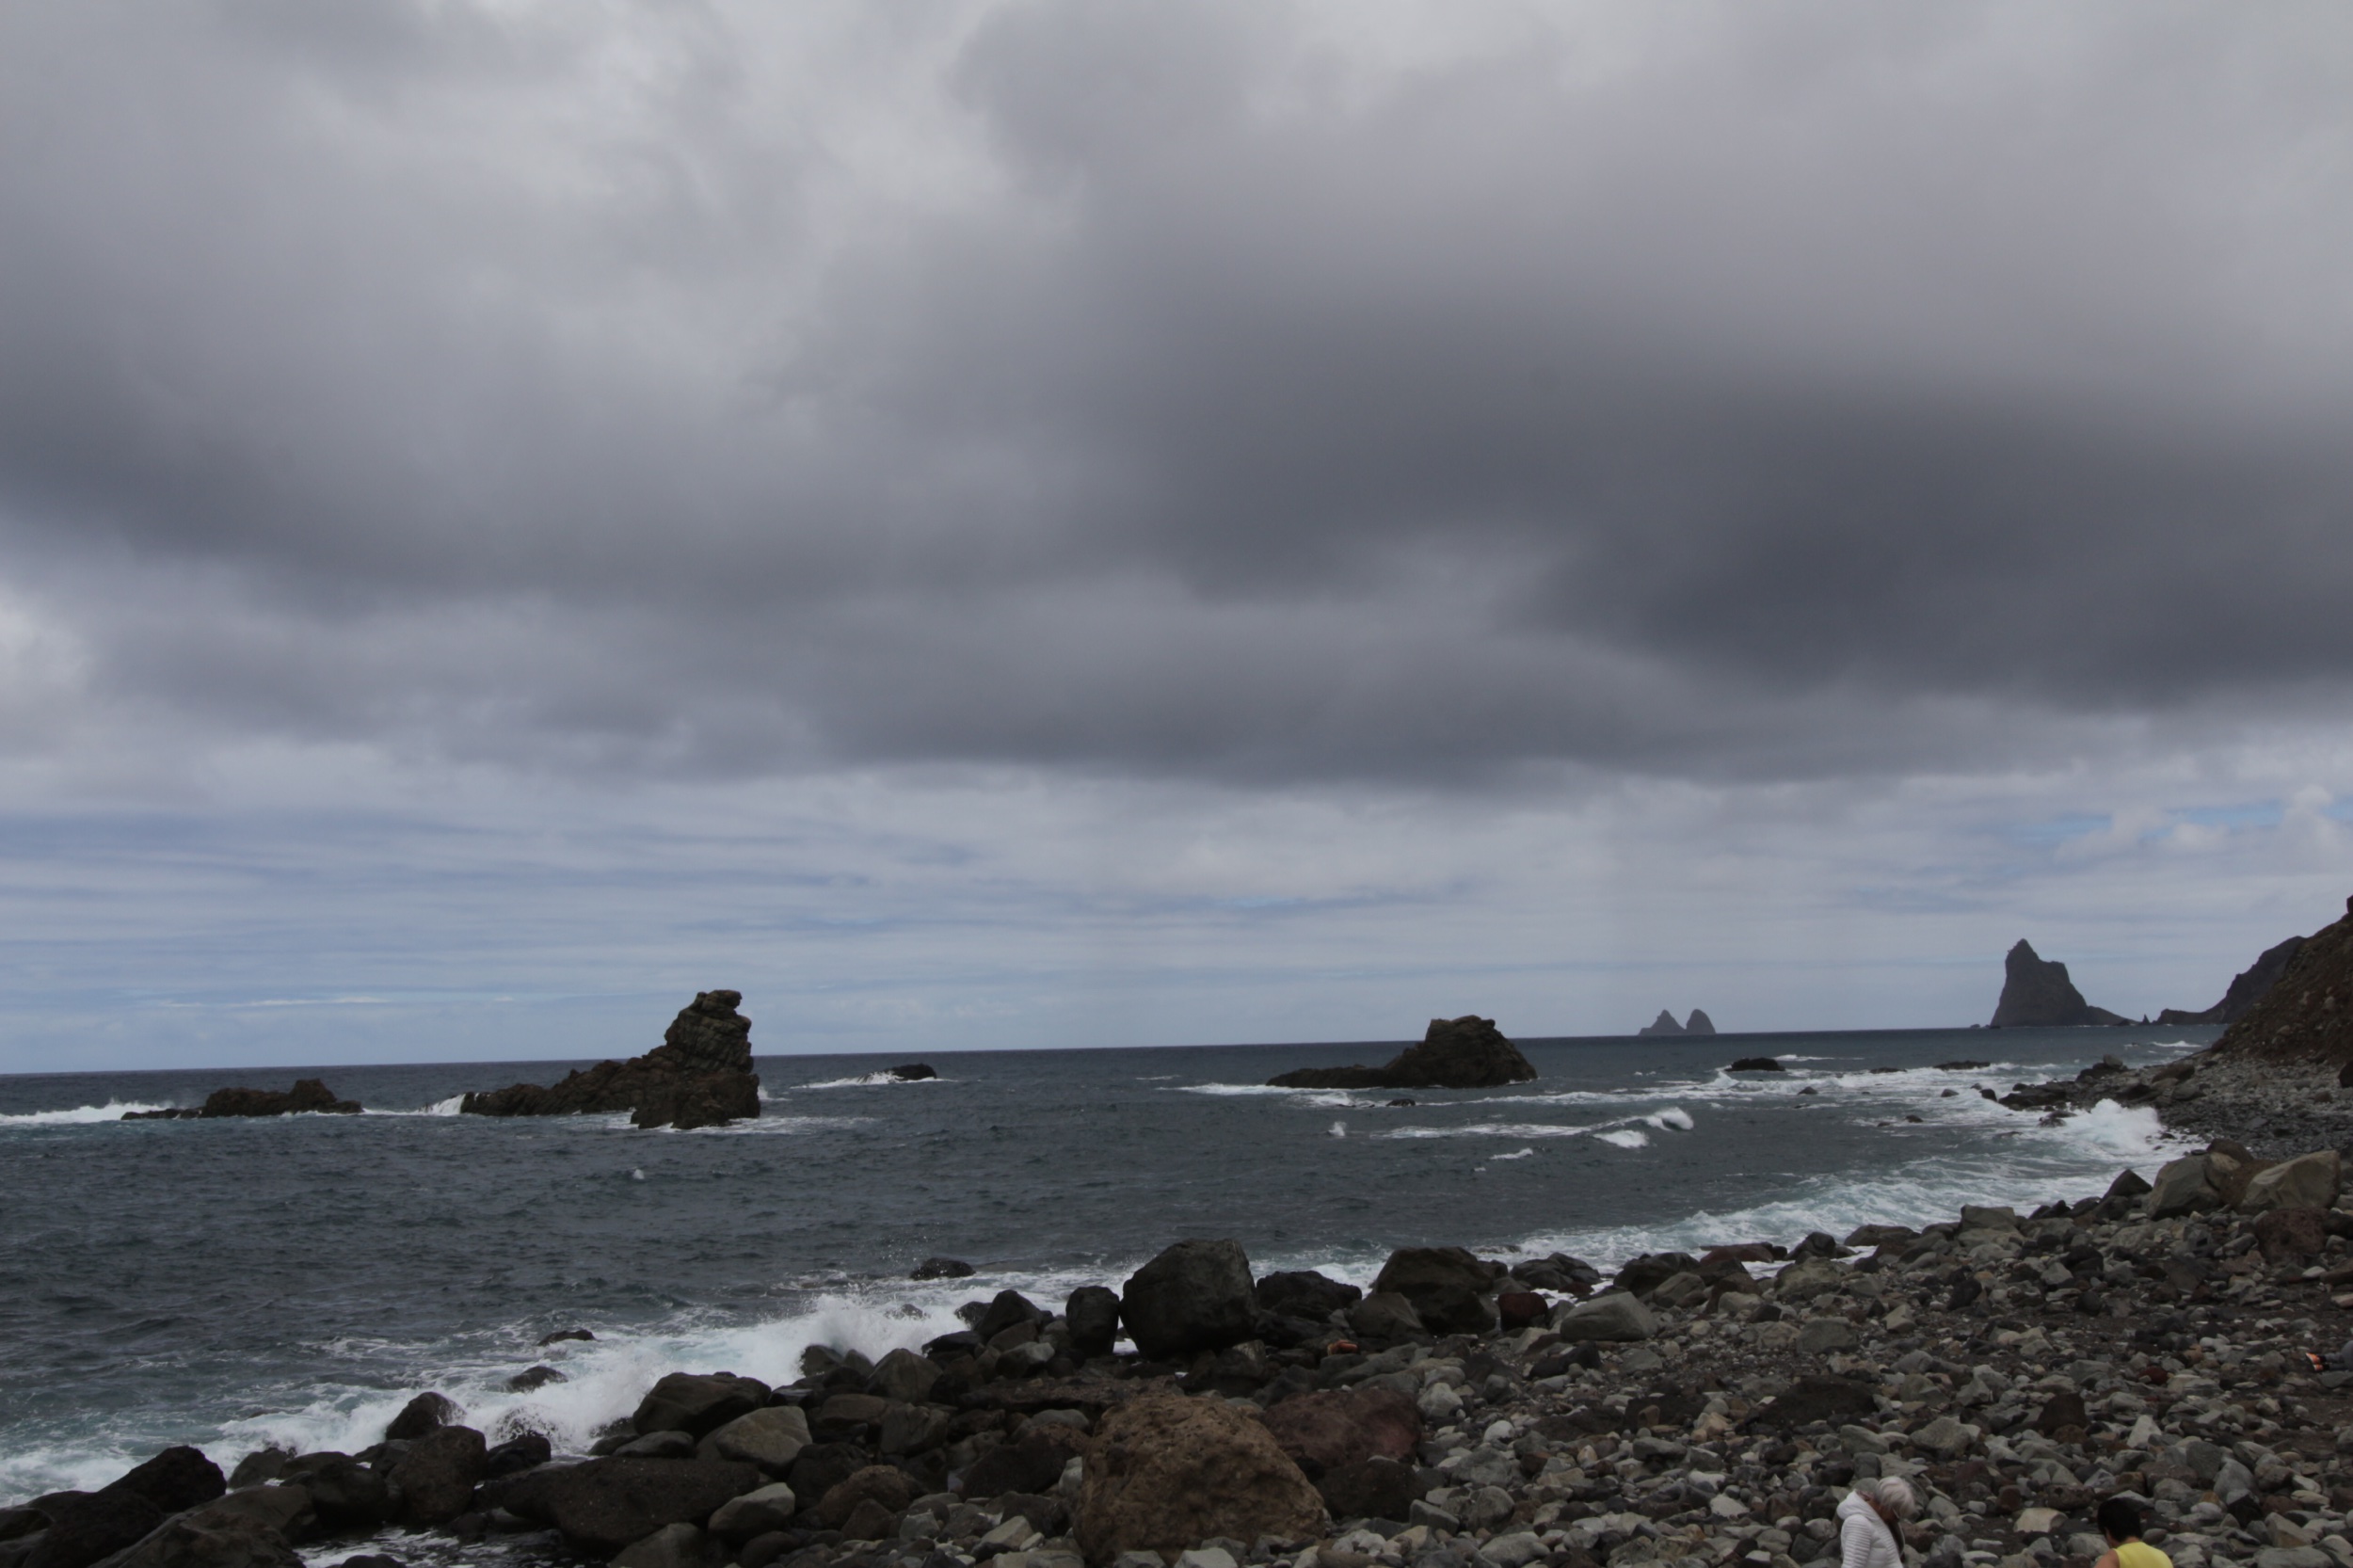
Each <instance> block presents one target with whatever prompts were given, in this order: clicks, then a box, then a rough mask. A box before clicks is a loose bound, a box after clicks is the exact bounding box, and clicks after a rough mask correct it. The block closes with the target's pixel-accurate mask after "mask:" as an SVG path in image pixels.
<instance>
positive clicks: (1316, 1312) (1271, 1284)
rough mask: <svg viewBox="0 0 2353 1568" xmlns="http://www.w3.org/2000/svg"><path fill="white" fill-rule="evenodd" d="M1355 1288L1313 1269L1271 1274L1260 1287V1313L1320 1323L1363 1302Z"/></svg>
mask: <svg viewBox="0 0 2353 1568" xmlns="http://www.w3.org/2000/svg"><path fill="white" fill-rule="evenodd" d="M1364 1295H1365V1293H1364V1292H1363V1291H1362V1290H1359V1289H1358V1288H1356V1287H1354V1286H1353V1285H1347V1284H1343V1283H1342V1282H1340V1281H1339V1280H1337V1279H1329V1278H1326V1277H1325V1276H1324V1275H1322V1274H1321V1273H1318V1272H1316V1271H1315V1270H1313V1269H1291V1270H1287V1271H1285V1272H1279V1273H1272V1274H1269V1275H1267V1276H1266V1277H1265V1278H1264V1279H1261V1280H1259V1281H1258V1283H1257V1301H1258V1310H1259V1311H1261V1312H1273V1313H1279V1314H1281V1315H1283V1316H1285V1317H1289V1318H1305V1319H1306V1320H1308V1321H1310V1322H1321V1321H1323V1320H1325V1319H1327V1318H1329V1317H1331V1315H1332V1314H1333V1313H1335V1312H1346V1311H1347V1310H1348V1309H1349V1308H1350V1307H1352V1306H1354V1305H1355V1304H1357V1303H1358V1302H1360V1301H1362V1300H1363V1299H1364Z"/></svg>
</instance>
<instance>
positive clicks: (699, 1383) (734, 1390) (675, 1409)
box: [630, 1372, 768, 1437]
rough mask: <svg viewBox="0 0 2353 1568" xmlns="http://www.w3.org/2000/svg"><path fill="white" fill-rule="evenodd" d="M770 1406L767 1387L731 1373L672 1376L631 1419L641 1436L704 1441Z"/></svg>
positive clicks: (656, 1387)
mask: <svg viewBox="0 0 2353 1568" xmlns="http://www.w3.org/2000/svg"><path fill="white" fill-rule="evenodd" d="M767 1402H768V1387H767V1384H762V1383H760V1382H757V1381H755V1380H754V1379H751V1378H739V1377H735V1376H732V1375H730V1374H728V1373H713V1374H698V1373H694V1372H672V1373H670V1374H669V1375H668V1376H667V1377H664V1378H663V1379H662V1380H661V1381H660V1382H658V1383H656V1384H654V1385H653V1387H652V1388H651V1389H649V1390H648V1392H647V1394H646V1397H645V1398H644V1399H643V1400H639V1401H638V1405H637V1412H636V1414H635V1415H634V1416H632V1417H631V1418H630V1419H631V1422H632V1425H634V1426H635V1427H636V1429H637V1430H638V1431H639V1432H685V1433H686V1434H688V1435H689V1436H691V1437H702V1436H705V1435H707V1434H709V1433H711V1432H715V1431H717V1430H718V1429H719V1428H721V1427H723V1426H725V1425H727V1424H728V1422H729V1421H732V1420H734V1419H736V1418H737V1417H738V1416H748V1415H750V1414H751V1413H752V1412H753V1411H755V1410H758V1409H760V1407H761V1406H762V1405H765V1404H766V1403H767Z"/></svg>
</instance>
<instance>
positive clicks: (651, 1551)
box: [613, 1524, 711, 1568]
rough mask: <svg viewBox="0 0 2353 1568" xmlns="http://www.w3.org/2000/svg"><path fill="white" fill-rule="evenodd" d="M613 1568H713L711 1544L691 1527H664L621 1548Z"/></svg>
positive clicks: (697, 1530)
mask: <svg viewBox="0 0 2353 1568" xmlns="http://www.w3.org/2000/svg"><path fill="white" fill-rule="evenodd" d="M613 1568H711V1544H710V1543H709V1542H708V1541H706V1540H705V1539H704V1538H703V1532H702V1531H701V1530H699V1529H696V1528H695V1527H694V1526H692V1525H683V1524H680V1525H664V1526H663V1527H662V1528H660V1529H658V1530H656V1531H654V1532H653V1533H652V1534H651V1535H648V1536H647V1537H646V1538H645V1539H644V1540H643V1541H632V1542H631V1543H630V1544H628V1545H626V1546H624V1547H622V1548H621V1550H620V1551H619V1553H617V1554H616V1556H615V1557H614V1559H613Z"/></svg>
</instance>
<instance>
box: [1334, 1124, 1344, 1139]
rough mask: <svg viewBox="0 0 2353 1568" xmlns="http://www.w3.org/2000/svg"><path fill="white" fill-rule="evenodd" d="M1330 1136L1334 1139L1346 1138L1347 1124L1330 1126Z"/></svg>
mask: <svg viewBox="0 0 2353 1568" xmlns="http://www.w3.org/2000/svg"><path fill="white" fill-rule="evenodd" d="M1332 1136H1333V1137H1335V1138H1345V1137H1347V1136H1348V1124H1347V1123H1346V1122H1334V1123H1333V1124H1332Z"/></svg>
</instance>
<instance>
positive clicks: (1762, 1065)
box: [1724, 1056, 1789, 1073]
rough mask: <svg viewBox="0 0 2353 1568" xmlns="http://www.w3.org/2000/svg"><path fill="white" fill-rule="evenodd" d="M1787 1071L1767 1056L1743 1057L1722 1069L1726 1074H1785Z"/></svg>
mask: <svg viewBox="0 0 2353 1568" xmlns="http://www.w3.org/2000/svg"><path fill="white" fill-rule="evenodd" d="M1788 1070H1789V1069H1788V1068H1786V1067H1785V1066H1783V1065H1782V1064H1780V1063H1779V1062H1777V1061H1775V1060H1774V1059H1773V1058H1771V1057H1769V1056H1744V1057H1742V1058H1740V1060H1739V1061H1737V1062H1735V1063H1734V1064H1732V1065H1731V1066H1729V1067H1726V1068H1725V1069H1724V1071H1726V1072H1728V1073H1785V1072H1787V1071H1788Z"/></svg>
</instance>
